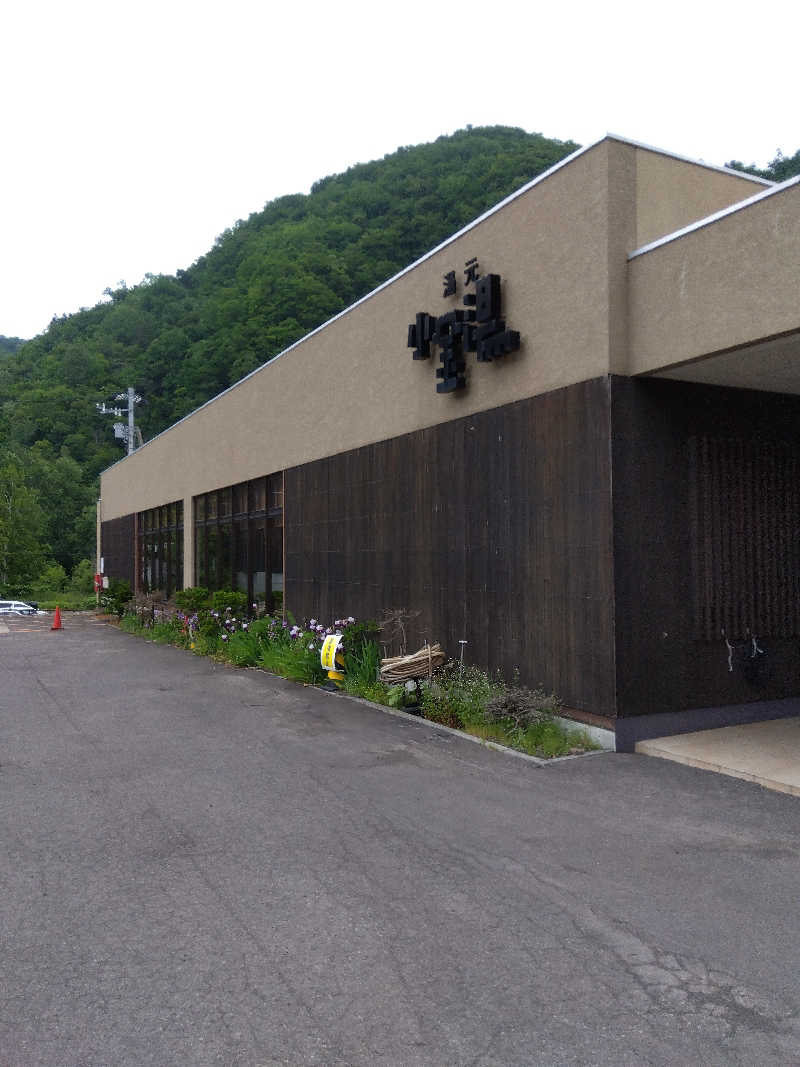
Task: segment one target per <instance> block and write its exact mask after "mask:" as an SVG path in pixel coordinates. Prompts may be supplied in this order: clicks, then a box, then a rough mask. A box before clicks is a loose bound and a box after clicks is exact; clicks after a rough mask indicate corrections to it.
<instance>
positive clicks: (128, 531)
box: [100, 514, 136, 589]
mask: <svg viewBox="0 0 800 1067" xmlns="http://www.w3.org/2000/svg"><path fill="white" fill-rule="evenodd" d="M135 534H136V515H134V514H131V515H123V516H122V517H121V518H119V519H109V520H108V521H107V522H103V523H101V524H100V551H101V553H102V556H103V566H104V568H105V570H104V574H105V575H106V577H108V578H121V579H124V580H125V581H128V582H130V583H131V589H133V588H134V586H135V582H136V541H135Z"/></svg>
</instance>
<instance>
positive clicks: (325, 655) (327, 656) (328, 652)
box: [319, 634, 342, 671]
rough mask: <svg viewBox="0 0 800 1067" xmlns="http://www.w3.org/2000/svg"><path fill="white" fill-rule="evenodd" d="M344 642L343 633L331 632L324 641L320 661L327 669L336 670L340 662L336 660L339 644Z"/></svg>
mask: <svg viewBox="0 0 800 1067" xmlns="http://www.w3.org/2000/svg"><path fill="white" fill-rule="evenodd" d="M341 643H342V635H341V634H330V635H329V636H328V637H326V638H325V640H324V641H323V642H322V649H321V650H320V654H319V661H320V663H321V664H322V667H323V669H324V670H326V671H335V670H337V669H338V667H339V666H340V664H337V662H336V653H337V652H338V650H339V645H340V644H341Z"/></svg>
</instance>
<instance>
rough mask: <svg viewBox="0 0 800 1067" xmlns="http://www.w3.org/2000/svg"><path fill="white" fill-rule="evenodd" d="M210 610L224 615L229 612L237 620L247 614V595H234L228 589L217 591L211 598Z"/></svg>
mask: <svg viewBox="0 0 800 1067" xmlns="http://www.w3.org/2000/svg"><path fill="white" fill-rule="evenodd" d="M211 607H212V610H214V611H218V612H219V613H220V614H224V612H226V611H230V613H231V615H235V616H236V617H237V618H238V617H240V616H242V615H246V614H247V593H234V592H232V591H231V590H230V589H217V591H216V592H215V593H214V595H213V596H212V598H211Z"/></svg>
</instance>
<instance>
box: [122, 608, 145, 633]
mask: <svg viewBox="0 0 800 1067" xmlns="http://www.w3.org/2000/svg"><path fill="white" fill-rule="evenodd" d="M119 628H120V630H124V631H125V632H126V633H129V634H141V633H144V623H143V622H142V620H141V619H140V618H139V616H138V615H137V614H136V613H135V612H133V611H127V612H126V613H125V614H124V615H123V616H122V618H121V619H120V623H119Z"/></svg>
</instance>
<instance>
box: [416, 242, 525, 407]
mask: <svg viewBox="0 0 800 1067" xmlns="http://www.w3.org/2000/svg"><path fill="white" fill-rule="evenodd" d="M442 277H443V280H444V292H443V294H442V295H443V296H444V297H448V296H456V295H457V290H456V272H455V271H454V270H451V271H448V272H447V273H446V274H444V275H443V276H442ZM470 285H474V287H475V292H473V293H465V294H464V296H463V299H462V303H463V305H464V308H465V310H462V309H461V308H457V309H455V310H453V311H448V312H446V313H445V314H444V315H439V316H436V315H430V314H428V312H426V311H421V312H419V313H418V314H417V316H416V319H415V321H414V322H412V323H411V325H410V326H409V327H408V347H409V348H413V349H414V359H429V358H430V356H431V346H432V345H433V346H435V347H436V348H438V349H439V361H440V362H441V364H442V365H441V367H438V368H437V370H436V377H437V378H438V379H439V380H438V381H437V383H436V392H437V393H452V392H456V391H457V390H459V389H464V388H466V384H467V381H466V365H467V364H466V355H467V353H469V352H474V353H475V354H476V356H477V361H478V363H491V362H492V360H495V359H499V358H500V357H502V356H505V355H508V354H509V353H510V352H516V351H517V350H518V349H519V343H520V340H519V333H518V332H517V331H516V330H508V329H506V323H505V319H503V318H502V314H501V293H500V275H499V274H485V275H481V274H480V273H479V271H478V260H477V258H474V257H473V258H472V259H468V260H467V261H466V263H465V264H464V286H465V288H466V287H467V286H470Z"/></svg>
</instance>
